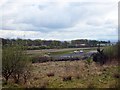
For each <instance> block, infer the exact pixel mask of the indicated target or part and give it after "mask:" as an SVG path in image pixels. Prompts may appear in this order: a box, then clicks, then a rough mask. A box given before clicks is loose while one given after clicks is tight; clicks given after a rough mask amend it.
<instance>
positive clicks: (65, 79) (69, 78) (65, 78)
mask: <svg viewBox="0 0 120 90" xmlns="http://www.w3.org/2000/svg"><path fill="white" fill-rule="evenodd" d="M62 79H63V81H71V80H72V76H69V75H68V76H63V77H62Z"/></svg>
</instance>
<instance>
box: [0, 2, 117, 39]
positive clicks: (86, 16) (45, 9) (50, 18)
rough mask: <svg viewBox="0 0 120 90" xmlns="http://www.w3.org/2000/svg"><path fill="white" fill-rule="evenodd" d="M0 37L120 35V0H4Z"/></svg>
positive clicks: (62, 37) (32, 37) (80, 37)
mask: <svg viewBox="0 0 120 90" xmlns="http://www.w3.org/2000/svg"><path fill="white" fill-rule="evenodd" d="M0 11H1V13H0V17H1V19H2V22H1V23H0V37H3V38H30V39H47V40H49V39H56V40H72V39H82V38H83V39H97V40H117V39H118V28H117V26H118V23H117V22H118V0H91V1H90V0H74V1H73V0H66V1H65V0H51V2H50V0H39V1H38V0H2V1H1V3H0Z"/></svg>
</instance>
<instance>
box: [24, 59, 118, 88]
mask: <svg viewBox="0 0 120 90" xmlns="http://www.w3.org/2000/svg"><path fill="white" fill-rule="evenodd" d="M32 66H33V71H32V77H31V79H30V80H29V82H28V83H27V84H26V85H25V86H27V87H39V88H40V87H46V88H114V87H116V86H117V83H118V82H117V80H118V79H119V78H120V77H119V78H118V77H116V76H115V75H118V68H120V67H118V66H117V65H116V64H109V65H104V66H99V65H98V64H96V63H94V62H92V63H91V64H90V65H88V64H86V62H85V61H72V62H70V61H66V62H65V61H60V62H46V63H39V64H38V63H37V64H33V65H32ZM48 75H50V76H48ZM68 76H70V77H71V80H66V81H63V78H65V77H68Z"/></svg>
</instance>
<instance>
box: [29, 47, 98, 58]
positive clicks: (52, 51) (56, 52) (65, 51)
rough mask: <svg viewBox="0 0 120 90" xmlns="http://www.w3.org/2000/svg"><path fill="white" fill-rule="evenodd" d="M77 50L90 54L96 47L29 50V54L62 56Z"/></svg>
mask: <svg viewBox="0 0 120 90" xmlns="http://www.w3.org/2000/svg"><path fill="white" fill-rule="evenodd" d="M75 50H83V51H84V52H88V51H90V50H96V47H92V48H67V49H43V50H27V53H28V54H29V55H32V56H40V55H41V56H42V55H45V54H48V53H50V55H61V54H69V53H71V52H73V51H75Z"/></svg>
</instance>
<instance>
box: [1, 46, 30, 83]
mask: <svg viewBox="0 0 120 90" xmlns="http://www.w3.org/2000/svg"><path fill="white" fill-rule="evenodd" d="M2 60H3V61H2V76H3V77H4V79H5V82H6V84H7V82H8V79H9V78H10V77H12V78H13V79H14V81H15V83H19V80H20V77H21V76H22V75H23V74H24V73H25V71H26V69H27V68H29V67H28V60H29V58H28V57H27V56H26V53H25V51H24V48H23V47H21V46H18V45H16V46H13V45H11V46H5V47H3V57H2Z"/></svg>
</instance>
